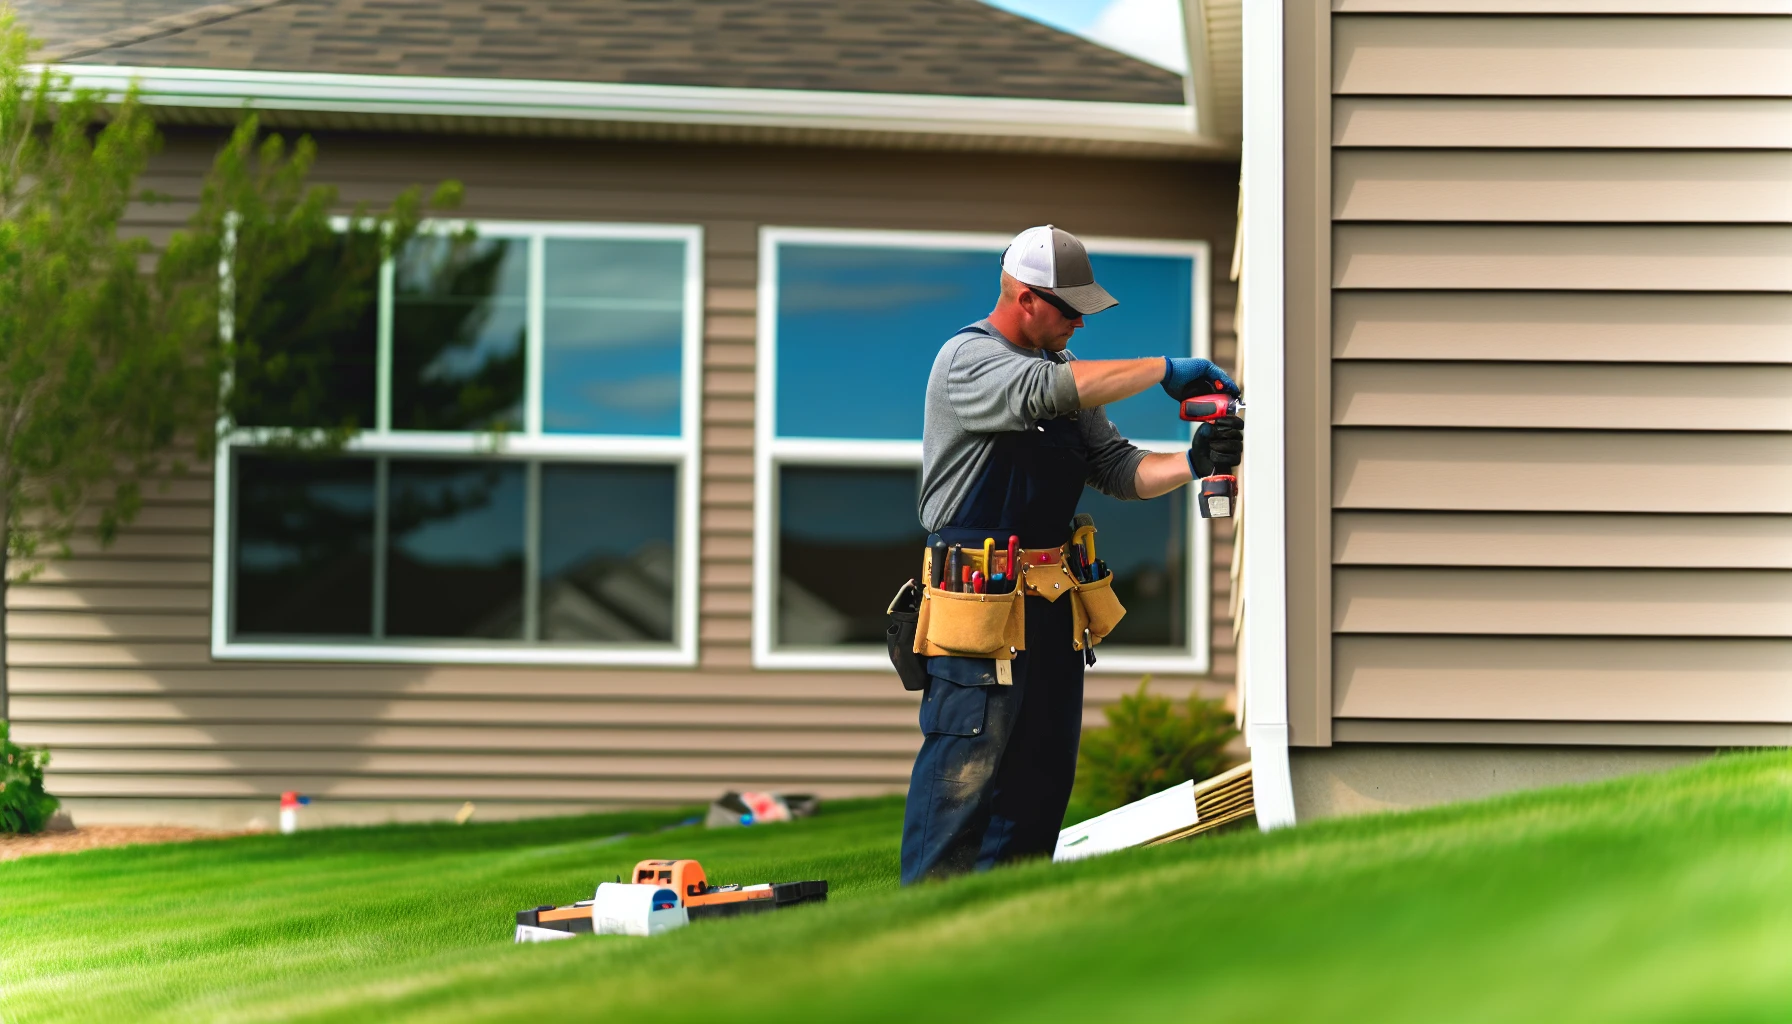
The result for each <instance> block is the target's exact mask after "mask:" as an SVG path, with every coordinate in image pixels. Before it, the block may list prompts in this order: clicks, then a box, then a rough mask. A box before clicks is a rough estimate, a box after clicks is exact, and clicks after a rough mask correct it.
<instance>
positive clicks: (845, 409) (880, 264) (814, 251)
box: [777, 245, 1197, 440]
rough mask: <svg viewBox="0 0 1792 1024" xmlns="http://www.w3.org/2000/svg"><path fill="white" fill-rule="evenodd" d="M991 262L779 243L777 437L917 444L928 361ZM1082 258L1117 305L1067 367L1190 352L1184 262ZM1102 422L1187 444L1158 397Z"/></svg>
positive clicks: (1189, 266) (958, 254) (1117, 408)
mask: <svg viewBox="0 0 1792 1024" xmlns="http://www.w3.org/2000/svg"><path fill="white" fill-rule="evenodd" d="M999 255H1000V252H999V250H995V249H991V250H989V251H987V252H966V251H962V250H941V249H899V248H875V247H857V246H831V245H830V246H821V245H785V246H780V247H779V249H778V408H777V432H778V435H779V436H780V437H846V438H880V439H881V438H892V439H907V440H915V439H919V438H920V436H921V399H922V395H923V393H924V390H925V388H926V386H927V374H928V371H930V370H931V369H932V368H933V357H934V355H935V353H937V352H938V351H939V348H940V346H941V345H943V344H945V342H946V339H948V338H950V337H951V336H952V334H953V332H954V331H956V330H957V329H958V328H960V327H963V326H965V325H966V324H970V323H975V322H976V321H977V320H979V319H982V318H983V317H984V316H986V315H987V314H988V313H989V311H990V309H991V308H992V307H994V305H995V301H996V293H997V289H998V283H999V281H1000V275H1001V271H1000V269H999V265H998V262H997V261H998V257H999ZM1090 260H1091V262H1092V263H1093V264H1094V266H1095V276H1096V279H1097V280H1099V281H1101V282H1102V284H1103V286H1105V287H1106V288H1107V289H1108V290H1109V291H1110V292H1112V293H1113V294H1114V297H1115V298H1118V299H1119V300H1120V305H1118V306H1116V307H1114V308H1112V309H1109V310H1105V311H1103V312H1101V313H1099V314H1097V315H1095V316H1092V317H1089V318H1088V320H1087V322H1086V324H1085V326H1084V327H1083V328H1082V329H1080V330H1078V331H1077V333H1076V336H1075V337H1074V338H1073V339H1071V342H1070V350H1071V351H1072V352H1074V353H1075V354H1076V355H1077V357H1078V358H1079V359H1136V358H1141V357H1144V356H1162V355H1177V354H1188V353H1191V352H1192V351H1193V345H1194V277H1193V274H1194V272H1195V271H1196V269H1197V268H1196V267H1195V266H1194V260H1193V258H1192V257H1188V256H1134V255H1114V254H1107V255H1103V254H1100V253H1094V254H1091V256H1090ZM865 324H872V325H875V328H874V331H875V334H874V336H867V335H865V334H864V333H863V332H864V328H863V326H862V325H865ZM842 381H845V382H852V383H849V385H848V386H844V387H843V386H842V385H841V382H842ZM1108 415H1109V417H1110V418H1112V419H1113V421H1114V422H1115V424H1116V425H1118V426H1119V428H1120V431H1121V433H1123V434H1125V435H1127V436H1128V437H1133V438H1140V439H1150V440H1175V439H1178V438H1187V437H1188V425H1187V424H1185V423H1183V422H1182V421H1181V420H1180V419H1178V418H1177V416H1176V407H1175V405H1173V404H1172V403H1170V402H1169V401H1168V400H1167V399H1165V398H1164V396H1163V395H1162V394H1161V393H1160V392H1156V391H1147V392H1146V393H1144V394H1142V395H1140V396H1138V397H1135V398H1130V399H1127V400H1126V401H1124V402H1117V403H1114V404H1113V405H1110V406H1108Z"/></svg>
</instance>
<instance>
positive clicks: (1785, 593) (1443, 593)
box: [1332, 566, 1792, 717]
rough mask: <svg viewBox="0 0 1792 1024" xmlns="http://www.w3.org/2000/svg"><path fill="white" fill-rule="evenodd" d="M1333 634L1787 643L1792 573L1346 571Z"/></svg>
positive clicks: (1338, 586)
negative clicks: (1779, 640)
mask: <svg viewBox="0 0 1792 1024" xmlns="http://www.w3.org/2000/svg"><path fill="white" fill-rule="evenodd" d="M1332 629H1333V630H1334V631H1335V632H1340V633H1519V634H1540V635H1584V636H1599V635H1609V636H1771V637H1792V572H1785V571H1774V570H1761V571H1749V570H1729V569H1683V570H1673V569H1492V568H1486V569H1484V568H1449V569H1445V568H1398V569H1394V568H1374V569H1371V568H1359V567H1354V566H1347V567H1340V568H1338V569H1337V570H1335V571H1334V572H1333V573H1332ZM1788 693H1789V694H1792V688H1788ZM1425 717H1431V716H1425ZM1467 717H1474V716H1467Z"/></svg>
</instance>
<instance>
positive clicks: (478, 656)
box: [211, 218, 704, 666]
mask: <svg viewBox="0 0 1792 1024" xmlns="http://www.w3.org/2000/svg"><path fill="white" fill-rule="evenodd" d="M469 225H470V226H472V227H474V228H476V229H477V230H478V231H479V234H480V236H481V237H504V238H522V239H524V240H525V241H526V243H527V245H528V250H527V251H528V260H529V285H528V293H527V307H526V318H525V324H526V327H525V336H524V337H525V342H524V344H525V352H526V354H527V358H526V367H527V376H526V378H525V383H524V386H523V395H524V400H523V407H524V424H523V429H521V430H519V431H514V432H506V433H483V432H470V433H452V432H437V431H418V430H393V429H392V408H391V396H392V388H391V385H392V308H393V306H392V300H393V290H394V276H395V275H394V272H393V263H392V261H390V260H388V261H386V263H385V264H384V266H383V267H382V268H381V271H380V284H379V303H380V306H379V309H380V315H379V335H378V345H379V348H378V361H377V370H376V396H377V397H376V399H375V401H376V403H377V406H376V413H375V421H376V422H375V424H374V428H373V429H371V430H365V431H362V432H361V433H360V434H359V435H357V436H356V437H355V438H354V439H352V440H351V441H350V442H349V443H348V444H347V446H346V447H345V449H344V450H345V451H347V452H355V453H365V454H381V455H420V456H443V455H489V454H501V455H504V456H509V457H514V458H515V459H516V460H517V461H522V460H540V461H541V462H550V461H563V462H581V463H585V462H604V463H637V464H652V465H662V466H672V467H673V468H674V470H675V471H676V473H677V477H678V484H677V487H678V512H677V516H678V522H677V527H676V530H677V532H676V536H677V538H678V550H677V551H676V553H675V556H674V557H675V566H676V568H675V579H676V580H677V585H678V597H677V607H676V609H675V626H674V638H673V643H672V644H670V645H667V644H636V645H629V644H605V645H602V646H597V645H592V646H574V645H572V644H571V643H567V642H543V641H534V642H530V641H486V640H465V641H460V640H441V639H433V638H431V639H422V640H395V639H391V638H385V639H379V640H372V639H370V640H368V641H365V642H343V641H322V642H319V643H307V642H304V641H281V642H260V641H250V642H245V641H240V640H233V639H232V638H231V635H230V617H231V610H232V607H233V605H232V601H231V589H232V583H233V577H234V575H235V571H234V562H233V560H232V559H231V549H232V547H233V546H234V545H233V543H232V542H233V541H234V539H235V524H234V523H233V521H232V518H231V506H232V504H233V502H232V497H233V494H232V484H231V462H232V454H233V452H234V451H236V450H238V449H243V448H253V447H256V446H257V445H258V444H260V443H263V442H265V441H266V439H267V438H268V437H269V436H270V435H273V434H276V433H279V431H276V430H269V429H242V430H237V431H233V432H231V433H229V434H227V435H225V436H224V437H222V438H221V439H220V440H219V444H218V452H217V457H216V460H215V462H214V464H213V472H214V474H215V477H214V480H215V484H214V491H213V523H214V524H215V526H214V528H213V531H212V622H211V654H212V657H213V658H215V659H218V660H220V661H309V662H351V661H352V662H397V663H443V664H461V665H630V666H693V665H696V664H697V628H698V623H697V611H698V608H699V598H698V593H697V588H698V582H699V581H698V571H697V569H698V558H697V555H698V548H697V545H698V540H699V536H698V529H699V516H700V513H701V509H700V507H699V504H700V499H701V484H702V466H701V463H700V460H701V454H702V437H701V429H702V421H703V411H702V401H703V252H704V250H703V229H702V227H701V226H698V225H694V224H609V223H577V222H553V221H515V220H461V221H432V222H429V223H427V224H425V225H424V227H425V228H426V229H427V230H437V231H453V230H457V229H459V228H461V227H463V226H469ZM334 226H335V227H336V229H337V230H339V231H340V230H344V229H346V228H347V226H348V222H347V219H346V218H337V219H336V220H335V221H334ZM561 238H595V239H643V240H659V241H679V242H683V243H685V267H684V271H685V280H684V295H683V301H684V312H685V316H684V337H683V338H682V346H683V347H682V359H683V364H682V368H681V369H682V375H683V380H682V381H681V382H680V392H679V396H680V402H681V406H680V417H679V428H680V432H679V436H677V437H661V436H650V435H642V436H631V435H616V434H603V435H597V434H561V433H553V434H548V433H544V432H543V431H542V429H541V418H542V416H541V394H542V388H541V384H542V355H543V342H542V333H543V329H542V324H543V317H542V313H543V309H544V305H545V296H544V294H543V281H544V278H543V260H544V253H545V251H546V243H547V241H548V239H561ZM219 273H220V275H221V276H224V277H225V278H226V282H227V281H228V274H229V269H228V265H227V264H221V265H220V267H219ZM226 287H228V283H226ZM222 319H223V322H222V323H221V324H220V329H221V330H222V331H223V332H224V333H225V335H226V337H228V335H229V332H230V331H231V330H232V325H231V323H230V319H229V317H228V315H226V316H224V317H223V318H222ZM525 464H526V465H528V466H531V467H532V466H534V465H535V464H536V463H535V462H527V463H525ZM527 480H528V486H531V487H539V485H540V474H539V473H537V472H536V471H535V470H534V469H533V468H531V469H529V470H528V473H527ZM537 514H538V515H539V509H538V510H537ZM375 531H376V550H375V556H374V557H375V569H374V572H375V576H376V578H377V577H379V576H380V575H382V570H381V567H380V566H379V564H378V563H379V560H380V554H381V552H380V550H379V545H378V542H377V537H378V535H381V534H383V532H384V530H383V527H381V526H379V525H377V524H376V526H375ZM524 538H525V539H524V548H525V553H524V601H525V603H526V604H528V605H530V606H533V605H534V603H535V602H537V601H539V597H538V596H537V590H536V586H535V584H536V576H537V575H538V566H539V562H540V540H541V538H540V525H539V522H525V523H524ZM380 589H381V588H380V587H379V586H378V585H377V584H376V587H375V600H376V603H377V601H378V600H379V597H380ZM376 614H377V611H376Z"/></svg>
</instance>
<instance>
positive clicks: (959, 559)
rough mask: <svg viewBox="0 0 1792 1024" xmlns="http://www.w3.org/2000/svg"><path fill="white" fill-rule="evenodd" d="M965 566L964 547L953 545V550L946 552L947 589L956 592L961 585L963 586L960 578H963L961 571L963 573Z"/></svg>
mask: <svg viewBox="0 0 1792 1024" xmlns="http://www.w3.org/2000/svg"><path fill="white" fill-rule="evenodd" d="M963 567H964V548H962V547H959V546H958V545H957V544H954V545H952V550H950V551H948V552H946V589H947V590H950V591H954V592H956V591H958V589H959V587H960V586H962V584H961V583H960V580H961V579H962V575H961V573H962V569H963Z"/></svg>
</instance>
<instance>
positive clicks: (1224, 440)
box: [1188, 416, 1244, 480]
mask: <svg viewBox="0 0 1792 1024" xmlns="http://www.w3.org/2000/svg"><path fill="white" fill-rule="evenodd" d="M1242 461H1244V419H1243V418H1241V417H1238V416H1221V417H1220V418H1219V419H1217V420H1214V421H1213V422H1212V423H1203V424H1201V426H1200V427H1199V428H1198V429H1196V431H1195V439H1194V441H1193V442H1191V443H1190V444H1189V446H1188V468H1189V471H1190V472H1192V473H1194V474H1195V479H1196V480H1200V479H1202V478H1204V477H1210V476H1212V475H1214V474H1215V473H1222V474H1229V473H1231V472H1232V470H1233V468H1234V467H1236V466H1237V465H1238V464H1239V463H1240V462H1242Z"/></svg>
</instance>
